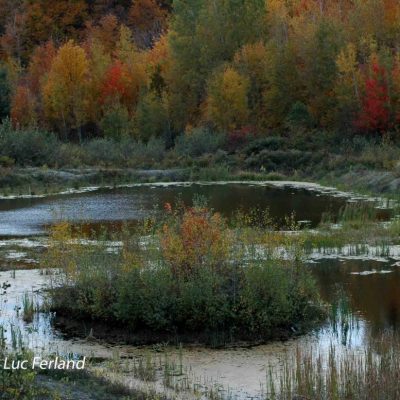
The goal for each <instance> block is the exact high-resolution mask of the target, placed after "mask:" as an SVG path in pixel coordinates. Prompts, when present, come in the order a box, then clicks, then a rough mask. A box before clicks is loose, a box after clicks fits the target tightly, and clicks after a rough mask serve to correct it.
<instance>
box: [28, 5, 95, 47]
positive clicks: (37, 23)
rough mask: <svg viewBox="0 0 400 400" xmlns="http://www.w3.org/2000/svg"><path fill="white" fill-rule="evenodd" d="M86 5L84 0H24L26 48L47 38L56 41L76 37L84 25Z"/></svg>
mask: <svg viewBox="0 0 400 400" xmlns="http://www.w3.org/2000/svg"><path fill="white" fill-rule="evenodd" d="M86 12H87V5H86V2H85V1H84V0H57V1H53V0H26V3H25V30H24V32H25V41H26V46H27V48H28V49H31V50H32V49H33V48H34V46H36V45H40V44H42V43H44V42H46V41H48V40H49V39H53V40H55V41H56V42H58V41H61V40H63V39H65V38H74V39H77V38H78V34H79V31H80V30H81V29H83V27H84V21H85V18H86V15H87V14H86Z"/></svg>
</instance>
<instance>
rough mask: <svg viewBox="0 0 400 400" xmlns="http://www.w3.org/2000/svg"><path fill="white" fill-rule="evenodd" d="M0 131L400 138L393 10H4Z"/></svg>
mask: <svg viewBox="0 0 400 400" xmlns="http://www.w3.org/2000/svg"><path fill="white" fill-rule="evenodd" d="M0 35H1V36H0V118H2V119H5V118H10V120H11V122H12V124H13V125H14V128H16V129H21V128H26V127H30V128H31V127H38V128H40V129H44V130H48V131H54V132H56V133H57V134H58V135H59V137H60V138H61V139H63V140H73V141H78V140H83V139H87V138H94V137H106V138H115V139H117V138H120V137H122V136H126V135H128V136H132V137H135V138H136V139H138V140H143V141H147V140H148V139H149V138H150V137H152V136H158V137H163V138H166V140H167V142H168V140H173V138H174V137H176V135H178V134H180V133H187V134H190V132H191V131H192V129H193V128H194V127H197V126H207V127H209V128H210V129H212V130H215V131H216V132H221V133H225V134H227V135H234V136H235V135H236V136H235V137H241V136H246V135H260V136H265V135H269V134H270V133H271V132H273V133H274V135H276V134H280V133H281V132H290V131H296V132H299V131H300V132H301V131H306V130H312V129H316V128H317V129H321V132H322V131H335V132H339V133H340V134H341V135H344V136H348V135H354V134H363V135H382V134H383V133H384V132H389V131H391V132H395V131H396V126H397V123H398V121H399V119H400V49H399V43H400V41H399V39H400V1H398V0H267V1H266V0H173V1H172V0H0Z"/></svg>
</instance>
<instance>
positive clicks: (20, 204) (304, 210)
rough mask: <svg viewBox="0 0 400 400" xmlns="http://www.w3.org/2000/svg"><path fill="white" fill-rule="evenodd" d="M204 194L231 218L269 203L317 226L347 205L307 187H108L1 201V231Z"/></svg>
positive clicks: (39, 228)
mask: <svg viewBox="0 0 400 400" xmlns="http://www.w3.org/2000/svg"><path fill="white" fill-rule="evenodd" d="M198 196H202V197H204V198H206V199H208V202H209V206H210V207H212V208H214V209H215V210H217V211H219V212H222V213H223V214H224V215H225V216H227V217H229V216H231V215H232V214H233V213H234V212H235V211H236V210H237V209H238V208H242V209H243V210H244V211H246V210H249V209H252V208H256V207H259V208H266V207H268V208H269V209H270V214H271V215H272V216H273V217H274V218H275V220H276V221H277V223H278V224H282V222H283V220H284V218H285V217H286V216H288V215H290V214H291V213H293V212H294V213H295V215H296V219H297V220H298V221H304V220H307V221H310V223H311V225H312V226H315V225H317V224H318V223H319V222H320V221H321V216H322V215H323V214H324V213H330V214H332V215H337V213H338V211H339V209H340V208H341V207H343V206H344V204H345V203H346V200H345V199H344V198H338V197H333V196H329V195H327V194H318V193H316V192H312V191H309V190H306V189H293V188H280V187H270V186H260V185H257V186H253V185H247V184H228V185H217V184H209V185H199V184H192V185H188V186H166V187H162V186H154V187H151V186H137V187H133V188H125V189H102V190H99V191H96V192H91V193H82V194H74V195H69V196H53V197H48V198H36V199H12V200H0V235H3V236H6V235H9V236H17V235H21V236H24V235H25V236H26V235H35V234H40V233H43V232H44V230H45V229H44V227H45V226H46V225H48V224H51V223H52V222H54V221H56V220H58V219H68V220H70V221H71V222H81V221H90V222H92V223H104V222H118V221H136V220H138V219H141V218H143V217H144V216H146V215H147V214H148V213H149V212H150V211H152V210H154V209H156V208H161V207H162V206H163V205H164V204H165V203H167V202H168V203H172V204H173V203H175V202H176V201H177V199H180V200H181V201H183V202H184V203H185V204H187V205H191V204H192V203H193V199H194V198H195V197H198Z"/></svg>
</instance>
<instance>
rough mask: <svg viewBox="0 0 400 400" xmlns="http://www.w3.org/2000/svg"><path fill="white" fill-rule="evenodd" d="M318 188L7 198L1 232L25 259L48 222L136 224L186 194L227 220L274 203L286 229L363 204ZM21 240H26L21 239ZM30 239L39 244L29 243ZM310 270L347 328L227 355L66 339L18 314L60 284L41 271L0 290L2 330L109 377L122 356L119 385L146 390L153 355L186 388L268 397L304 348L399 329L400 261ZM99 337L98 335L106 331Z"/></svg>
mask: <svg viewBox="0 0 400 400" xmlns="http://www.w3.org/2000/svg"><path fill="white" fill-rule="evenodd" d="M317 189H318V188H315V187H314V186H311V187H307V186H301V185H300V187H299V186H296V185H283V184H281V185H279V184H276V185H274V184H272V183H271V184H252V185H248V184H243V183H234V184H226V183H220V184H180V185H166V184H162V185H161V184H160V185H156V184H152V185H137V186H134V187H128V188H117V189H100V190H96V191H92V192H90V193H76V194H72V195H69V196H52V197H46V198H36V199H35V198H32V199H14V200H1V201H0V235H2V236H4V237H5V239H4V240H3V241H2V246H3V247H6V244H7V243H10V249H11V250H9V251H8V253H7V254H9V255H10V254H13V255H14V256H15V258H18V254H20V255H21V258H23V257H22V254H25V252H26V251H27V249H30V248H32V247H35V246H39V247H40V246H43V245H44V242H43V241H40V240H39V241H38V242H35V240H36V237H35V235H42V236H43V234H45V233H46V226H48V225H49V224H52V223H53V222H54V221H56V220H57V219H60V218H67V219H69V220H70V221H72V222H76V223H79V222H82V221H86V222H88V221H89V222H94V223H96V222H106V223H113V222H115V221H125V220H128V221H135V220H138V219H140V218H142V217H143V216H145V215H147V214H148V213H149V212H150V211H152V210H154V208H157V207H158V208H159V207H162V206H163V204H164V203H166V202H169V203H174V202H175V201H176V199H177V198H179V199H182V200H183V201H184V202H185V203H186V204H191V203H192V201H193V199H194V198H195V197H196V196H204V197H205V198H207V199H209V205H210V206H211V207H213V208H214V209H216V210H218V211H220V212H222V213H223V214H224V215H226V216H230V215H231V214H232V212H233V211H234V210H235V209H237V208H238V207H242V208H243V209H245V210H246V209H247V210H248V209H250V208H253V207H261V208H264V207H268V208H269V210H270V213H271V216H273V217H274V218H275V220H276V221H277V223H278V224H279V223H282V221H283V219H284V217H285V216H286V215H288V214H290V213H292V212H295V214H296V218H297V220H302V221H305V220H307V221H310V224H311V225H312V226H315V225H317V224H318V222H319V221H320V220H321V218H322V215H323V214H324V213H330V214H332V215H337V213H338V212H339V210H340V208H341V207H343V206H344V205H345V204H346V202H347V201H351V200H354V199H352V198H351V196H347V197H346V196H345V195H343V194H340V193H337V192H334V191H326V190H323V189H321V190H320V189H318V190H317ZM385 213H386V211H382V213H381V215H383V217H385V215H386V214H385ZM386 216H387V215H386ZM12 236H19V237H20V238H19V239H18V240H15V239H12V238H11V237H12ZM25 236H29V238H24V239H23V237H25ZM21 237H22V238H21ZM41 240H42V239H41ZM0 248H1V247H0ZM12 252H13V253H12ZM4 254H5V253H4ZM4 254H3V255H4ZM309 267H310V268H311V269H312V271H313V274H314V276H315V278H316V281H317V283H318V287H319V289H320V294H321V297H322V299H323V300H325V301H326V302H328V303H335V302H336V301H337V299H339V298H340V299H341V301H342V303H341V304H339V305H338V307H337V308H338V309H340V308H342V309H343V310H344V315H345V318H347V320H346V324H344V323H342V322H343V321H342V318H343V315H341V314H340V312H339V314H338V319H337V320H335V322H333V320H330V321H328V322H326V323H325V324H324V325H323V326H321V327H319V328H318V329H315V330H314V331H313V332H310V333H309V334H307V335H305V336H301V337H299V338H297V339H291V340H289V341H286V342H274V343H270V344H266V345H262V346H256V347H252V348H234V349H223V350H212V349H208V348H203V347H198V346H190V347H184V348H183V349H177V348H175V347H173V346H170V345H168V344H164V345H163V346H162V349H161V350H160V349H159V348H157V349H155V348H154V347H149V348H146V347H144V348H143V347H134V346H127V345H115V344H114V345H113V344H110V343H99V342H96V341H92V340H86V339H79V338H71V337H65V336H64V335H63V333H62V332H61V331H59V330H58V329H57V328H56V327H55V326H54V325H53V324H52V318H53V315H52V314H50V313H46V312H40V313H38V315H36V316H35V318H34V320H33V321H32V322H31V323H25V322H23V320H22V317H21V312H20V311H18V307H20V306H21V304H22V301H23V296H24V294H25V293H26V292H27V291H29V292H32V291H33V293H34V298H35V299H36V300H35V301H36V302H37V303H38V304H41V303H42V302H43V297H42V293H43V290H44V289H45V288H46V287H47V286H48V285H49V284H50V282H51V280H52V275H51V274H49V275H47V274H44V273H43V272H42V271H40V270H38V269H32V270H18V271H16V272H12V271H7V272H1V273H0V285H1V284H3V283H7V284H6V286H5V290H4V293H5V294H3V298H4V300H5V301H3V302H2V304H3V305H2V307H1V309H0V324H1V325H3V326H4V327H6V332H5V336H6V337H7V338H8V339H10V340H11V339H12V336H13V335H14V336H15V331H16V330H18V331H19V332H21V335H22V336H23V340H24V341H25V342H26V343H28V344H29V347H31V348H33V349H36V351H39V350H40V351H46V352H60V353H63V354H69V353H75V354H79V355H87V356H92V357H95V358H96V359H99V360H100V361H99V362H98V364H96V366H95V367H94V368H96V369H99V370H100V371H102V373H104V374H107V370H108V369H107V368H108V364H107V361H104V360H107V359H115V355H116V354H118V356H119V357H120V360H121V361H120V362H121V365H122V363H123V365H124V368H121V370H123V371H125V372H121V373H120V374H119V379H120V380H122V381H123V382H124V383H126V384H128V385H131V386H134V387H142V386H141V385H144V383H143V382H142V381H141V380H140V379H139V378H138V377H137V376H136V375H135V374H134V373H132V372H130V373H129V372H127V371H129V368H128V366H129V365H131V367H132V365H136V364H135V363H136V361H137V360H138V359H143V358H144V357H149V355H150V357H152V359H154V360H155V361H154V362H155V364H157V365H163V366H165V364H166V363H167V361H166V360H169V361H168V362H169V363H171V362H173V363H174V365H177V364H178V363H181V364H182V365H183V373H182V374H180V375H179V374H177V375H176V376H175V377H174V379H175V380H176V382H175V383H176V385H179V384H182V385H183V383H182V382H185V384H188V382H190V384H192V385H197V386H196V387H197V388H208V389H209V388H210V387H211V386H213V385H216V387H218V388H219V389H218V390H219V391H220V392H221V394H222V395H223V396H224V397H235V398H248V397H252V398H263V397H265V396H264V394H265V393H264V390H265V382H266V375H267V373H268V368H269V366H275V367H278V368H279V366H280V365H281V364H282V359H283V358H284V357H286V356H287V354H292V355H293V354H295V353H296V351H297V349H299V348H314V349H318V351H319V352H328V351H329V348H330V347H331V346H334V347H335V348H336V349H337V351H338V353H340V352H341V351H344V350H346V349H360V350H362V349H363V348H364V346H365V345H366V344H367V341H368V340H369V338H370V337H374V336H377V335H379V334H381V333H382V332H383V331H387V330H389V331H397V330H398V329H399V327H400V297H399V296H398V290H399V288H400V255H399V257H397V256H393V255H392V256H390V257H374V258H367V257H355V256H345V255H341V256H340V255H339V256H335V257H332V256H330V257H325V258H324V256H323V255H320V256H318V257H313V258H312V259H310V260H309ZM8 285H10V286H9V287H8ZM343 310H342V311H343ZM92 333H93V335H94V336H96V332H92ZM102 359H104V360H102ZM132 368H133V367H132ZM181 370H182V368H181ZM181 372H182V371H181ZM152 388H153V389H155V390H158V391H160V392H163V391H165V382H164V381H163V372H162V371H161V370H158V371H157V376H156V380H155V382H153V383H152ZM208 389H207V390H208Z"/></svg>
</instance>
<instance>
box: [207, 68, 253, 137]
mask: <svg viewBox="0 0 400 400" xmlns="http://www.w3.org/2000/svg"><path fill="white" fill-rule="evenodd" d="M248 89H249V81H248V79H247V78H245V77H243V76H242V75H240V74H239V73H238V72H237V71H235V69H233V68H232V67H227V68H225V69H224V71H223V72H221V73H219V74H216V75H215V76H214V77H213V78H212V80H211V82H210V84H209V86H208V97H207V112H208V117H209V118H210V120H211V121H212V122H214V124H215V125H216V126H217V127H218V128H219V129H221V130H222V131H225V132H226V131H229V130H233V129H236V128H240V127H242V126H244V125H245V124H246V123H247V120H248V117H249V108H248V102H247V92H248Z"/></svg>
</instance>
